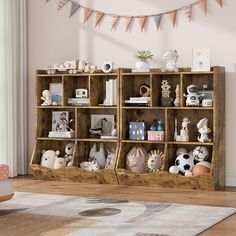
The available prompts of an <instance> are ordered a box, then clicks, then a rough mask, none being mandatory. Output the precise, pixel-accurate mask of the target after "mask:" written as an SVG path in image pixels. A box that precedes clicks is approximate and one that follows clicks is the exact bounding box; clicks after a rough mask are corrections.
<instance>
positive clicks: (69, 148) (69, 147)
mask: <svg viewBox="0 0 236 236" xmlns="http://www.w3.org/2000/svg"><path fill="white" fill-rule="evenodd" d="M74 147H75V144H74V143H72V142H70V143H67V144H66V146H65V153H66V154H65V156H64V159H65V161H66V166H72V164H73V151H74Z"/></svg>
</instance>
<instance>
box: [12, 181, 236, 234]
mask: <svg viewBox="0 0 236 236" xmlns="http://www.w3.org/2000/svg"><path fill="white" fill-rule="evenodd" d="M14 189H15V191H22V192H35V193H50V194H63V195H73V196H96V197H101V198H116V199H127V200H144V201H159V202H172V203H183V204H196V205H209V206H224V207H235V208H236V188H227V189H226V190H224V191H216V192H215V191H214V192H213V191H196V190H194V191H189V190H179V189H157V188H155V187H136V186H121V185H91V184H84V183H74V182H56V181H41V180H34V179H32V178H16V179H14ZM200 235H201V236H209V235H214V236H218V235H219V236H222V235H224V236H236V214H234V215H232V216H230V217H228V218H227V219H225V220H224V221H221V222H220V223H218V224H217V225H215V226H213V227H211V228H210V229H208V230H206V231H205V232H203V233H201V234H200Z"/></svg>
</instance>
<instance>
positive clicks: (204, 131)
mask: <svg viewBox="0 0 236 236" xmlns="http://www.w3.org/2000/svg"><path fill="white" fill-rule="evenodd" d="M207 123H208V119H207V118H203V119H201V120H200V121H199V122H198V123H197V128H198V132H199V133H200V134H201V135H200V136H199V137H198V141H199V142H211V139H210V138H209V137H208V135H209V134H210V133H211V129H210V128H208V126H207Z"/></svg>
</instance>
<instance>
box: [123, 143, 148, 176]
mask: <svg viewBox="0 0 236 236" xmlns="http://www.w3.org/2000/svg"><path fill="white" fill-rule="evenodd" d="M147 156H148V154H147V152H146V150H145V149H144V148H142V147H139V148H136V147H133V148H132V149H131V150H130V152H129V153H128V155H127V156H126V168H127V169H128V170H130V171H132V172H135V173H144V172H145V159H146V157H147Z"/></svg>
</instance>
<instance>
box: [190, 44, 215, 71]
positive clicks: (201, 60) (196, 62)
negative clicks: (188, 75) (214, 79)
mask: <svg viewBox="0 0 236 236" xmlns="http://www.w3.org/2000/svg"><path fill="white" fill-rule="evenodd" d="M210 57H211V52H210V48H193V51H192V71H193V72H209V71H210V70H211V63H210V59H211V58H210Z"/></svg>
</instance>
